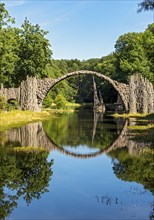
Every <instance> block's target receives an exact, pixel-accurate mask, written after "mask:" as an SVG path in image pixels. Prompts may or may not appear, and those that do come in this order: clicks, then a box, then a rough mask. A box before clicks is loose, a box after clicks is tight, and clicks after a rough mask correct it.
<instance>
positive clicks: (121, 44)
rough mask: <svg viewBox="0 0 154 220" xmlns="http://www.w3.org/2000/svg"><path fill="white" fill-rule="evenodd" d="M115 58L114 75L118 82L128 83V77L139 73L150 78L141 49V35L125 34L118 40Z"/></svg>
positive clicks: (147, 65) (143, 52) (146, 61)
mask: <svg viewBox="0 0 154 220" xmlns="http://www.w3.org/2000/svg"><path fill="white" fill-rule="evenodd" d="M115 48H116V51H115V53H116V57H117V70H116V72H117V73H116V74H117V77H118V79H119V80H120V81H123V82H128V80H129V77H130V75H132V74H134V73H141V74H142V75H143V76H145V77H146V78H149V79H150V78H151V72H150V67H149V61H148V59H147V57H146V54H145V50H144V48H143V40H142V33H135V32H132V33H127V34H124V35H122V36H120V37H119V38H118V40H117V41H116V44H115Z"/></svg>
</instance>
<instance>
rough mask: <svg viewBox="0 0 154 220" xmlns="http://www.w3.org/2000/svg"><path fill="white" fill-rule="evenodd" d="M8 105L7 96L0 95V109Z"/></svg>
mask: <svg viewBox="0 0 154 220" xmlns="http://www.w3.org/2000/svg"><path fill="white" fill-rule="evenodd" d="M6 105H7V103H6V99H5V97H4V96H1V95H0V111H1V110H5V109H6Z"/></svg>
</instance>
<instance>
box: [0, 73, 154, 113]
mask: <svg viewBox="0 0 154 220" xmlns="http://www.w3.org/2000/svg"><path fill="white" fill-rule="evenodd" d="M78 75H93V76H97V77H99V78H100V79H101V80H105V81H106V82H108V83H109V84H111V85H112V86H113V88H114V89H115V90H116V91H117V93H118V95H119V96H120V98H121V100H122V102H123V105H124V108H125V111H126V112H133V113H136V112H140V113H144V112H149V113H150V112H154V89H153V85H152V84H151V83H150V82H149V81H148V80H146V79H144V78H143V77H142V76H141V75H133V76H132V77H131V79H130V82H129V84H125V83H121V82H118V81H116V80H113V79H111V78H109V77H107V76H105V75H103V74H101V73H98V72H95V71H88V70H80V71H75V72H71V73H68V74H66V75H63V76H61V77H59V78H57V79H50V78H45V79H37V78H35V77H27V79H26V80H25V81H22V82H21V85H20V86H19V87H18V88H3V86H2V87H1V90H0V94H1V95H3V96H4V97H5V98H6V100H10V99H16V100H17V101H18V102H19V103H20V106H21V109H22V110H32V111H41V109H42V103H43V100H44V98H45V97H46V95H47V93H48V92H49V91H50V90H51V89H52V88H53V87H54V86H55V85H56V84H58V83H59V82H61V81H62V80H64V79H67V78H69V77H72V76H78Z"/></svg>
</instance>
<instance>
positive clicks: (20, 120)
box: [0, 110, 52, 131]
mask: <svg viewBox="0 0 154 220" xmlns="http://www.w3.org/2000/svg"><path fill="white" fill-rule="evenodd" d="M50 117H52V114H51V113H49V112H47V111H42V112H32V111H19V110H15V111H10V112H0V131H4V130H7V129H9V128H14V127H19V126H21V125H25V124H28V123H30V122H37V121H42V120H46V119H48V118H50Z"/></svg>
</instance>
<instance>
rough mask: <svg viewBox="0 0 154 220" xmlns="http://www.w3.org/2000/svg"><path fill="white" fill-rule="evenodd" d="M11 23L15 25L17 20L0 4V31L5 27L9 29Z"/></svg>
mask: <svg viewBox="0 0 154 220" xmlns="http://www.w3.org/2000/svg"><path fill="white" fill-rule="evenodd" d="M9 23H12V24H13V23H15V19H14V18H12V17H11V16H10V15H9V12H8V11H7V10H6V8H5V4H4V3H0V30H2V28H4V27H8V24H9Z"/></svg>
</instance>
